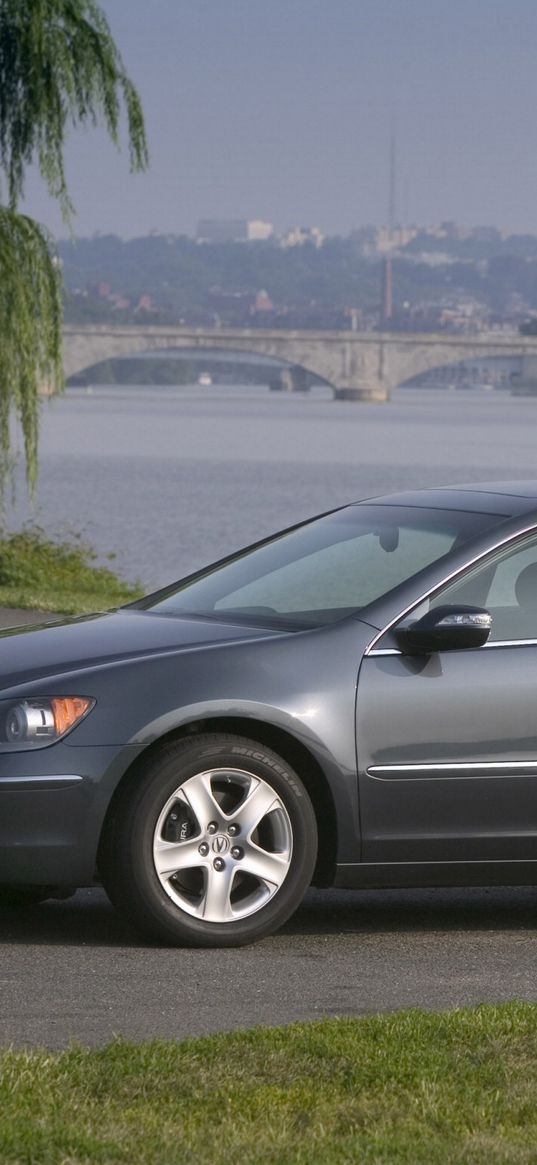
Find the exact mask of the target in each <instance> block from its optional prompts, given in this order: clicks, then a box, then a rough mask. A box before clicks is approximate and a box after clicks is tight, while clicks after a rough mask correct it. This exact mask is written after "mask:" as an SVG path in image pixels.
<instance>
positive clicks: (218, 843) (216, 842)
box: [211, 833, 230, 854]
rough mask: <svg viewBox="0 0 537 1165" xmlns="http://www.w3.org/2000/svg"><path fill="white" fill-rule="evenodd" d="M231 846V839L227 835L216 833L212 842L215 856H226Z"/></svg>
mask: <svg viewBox="0 0 537 1165" xmlns="http://www.w3.org/2000/svg"><path fill="white" fill-rule="evenodd" d="M229 844H230V843H229V838H227V837H226V835H225V833H216V834H215V836H214V837H213V839H212V842H211V849H212V851H213V853H215V854H226V853H227V851H228V849H229Z"/></svg>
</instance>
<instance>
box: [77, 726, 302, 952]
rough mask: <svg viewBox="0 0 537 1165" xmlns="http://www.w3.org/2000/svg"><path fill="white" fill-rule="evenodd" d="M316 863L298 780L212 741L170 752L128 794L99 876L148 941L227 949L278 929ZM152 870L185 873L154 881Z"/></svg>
mask: <svg viewBox="0 0 537 1165" xmlns="http://www.w3.org/2000/svg"><path fill="white" fill-rule="evenodd" d="M187 782H189V784H188V787H187V788H185V786H186V783H187ZM200 798H201V801H200ZM204 798H207V800H206V801H205V800H204ZM271 798H272V800H271ZM193 804H194V805H198V804H202V806H203V810H206V812H205V817H204V816H203V811H200V810H199V809H198V814H199V819H198V817H197V816H196V813H195V812H194V810H193ZM265 805H267V806H268V808H267V809H266V810H265V808H264V806H265ZM259 813H262V815H261V816H260V817H259V821H258V823H257V825H255V824H254V825H253V827H252V828H250V824H251V822H254V821H255V820H257V815H258V814H259ZM209 815H210V816H211V818H213V819H214V820H211V822H207V821H206V819H205V818H206V817H207V816H209ZM241 834H242V836H241ZM235 843H236V844H235ZM239 843H241V844H239ZM187 846H188V847H189V848H188V851H187V848H186V847H187ZM172 847H173V854H172V857H171V858H170V857H169V856H168V855H169V854H170V853H171V852H172ZM200 847H201V849H202V850H203V851H204V853H203V857H199V858H198V854H199V853H200ZM161 852H162V854H163V855H164V857H163V859H162V860H161ZM222 854H223V855H224V856H223V857H222V856H221V855H222ZM177 855H178V856H177ZM189 855H190V856H189ZM316 856H317V825H316V820H315V814H314V811H313V807H312V804H311V801H310V799H309V797H308V794H307V792H306V789H305V788H304V785H303V784H302V782H301V780H300V779H299V777H298V776H297V774H296V773H295V772H294V771H293V769H292V768H291V767H290V766H289V765H288V764H287V763H286V762H285V761H284V760H282V758H281V757H279V756H278V755H277V754H276V753H274V752H272V750H271V749H268V748H265V747H264V746H263V745H259V744H257V743H256V742H255V741H252V740H246V739H243V738H242V737H238V736H231V735H227V734H214V735H204V736H196V737H189V738H187V739H182V740H179V741H174V742H171V743H170V744H168V745H165V746H163V748H162V750H161V751H160V752H159V753H158V755H157V756H154V755H153V757H152V758H150V759H149V760H148V761H147V762H146V763H145V764H143V765H142V766H141V768H140V770H139V771H138V773H137V775H136V777H135V778H134V779H133V781H132V782H131V783H129V782H127V783H126V784H125V786H124V787H123V788H122V789H121V790H120V792H119V794H118V796H117V797H116V799H115V801H114V802H113V804H112V806H111V809H110V812H109V814H108V818H107V821H106V824H105V829H104V831H103V838H102V842H101V847H100V855H99V871H100V874H101V877H102V881H103V884H104V887H105V889H106V891H107V893H108V895H109V897H110V898H111V900H112V902H113V903H114V905H116V906H118V907H119V908H120V909H121V910H123V911H124V912H125V913H126V914H127V916H128V917H129V918H130V920H131V922H132V923H133V924H134V926H135V927H136V928H137V929H138V930H141V931H142V932H143V933H145V934H147V935H149V936H151V937H153V938H157V939H159V940H161V941H164V942H166V943H171V944H174V945H177V946H199V947H231V946H241V945H243V944H245V943H251V942H255V941H256V940H257V939H260V938H264V937H265V936H266V935H268V934H271V933H272V932H273V931H274V930H276V929H277V928H278V927H280V926H282V925H283V923H284V922H285V921H286V920H287V919H288V918H289V917H290V915H291V914H292V913H293V911H294V910H296V908H297V906H298V905H299V903H300V902H301V900H302V897H303V894H304V891H305V890H306V888H307V886H308V885H309V883H310V881H311V877H312V874H313V869H314V866H315V860H316ZM157 861H158V862H159V864H160V865H161V866H166V864H168V865H169V864H170V863H171V866H172V867H174V868H175V864H176V863H177V862H178V863H179V866H180V868H179V869H178V870H176V871H175V872H173V873H172V872H171V871H170V870H169V869H167V868H166V869H161V871H160V872H158V871H157V866H156V863H157ZM185 863H186V864H185ZM218 863H220V866H219V864H218ZM258 867H259V869H261V871H262V873H259V869H258ZM266 869H268V871H269V876H266ZM219 877H222V879H223V881H219ZM223 887H224V889H222V888H223ZM225 887H229V891H228V890H226V889H225ZM219 903H221V910H220V913H219V909H220V907H219ZM215 904H216V905H215ZM211 910H212V911H213V913H212V914H211ZM206 913H208V914H209V920H208V919H207V917H204V915H205V914H206ZM216 919H221V920H220V921H218V920H216Z"/></svg>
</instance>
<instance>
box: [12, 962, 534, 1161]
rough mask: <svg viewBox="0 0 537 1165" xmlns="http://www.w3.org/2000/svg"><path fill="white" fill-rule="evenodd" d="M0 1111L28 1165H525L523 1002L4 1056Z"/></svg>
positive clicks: (527, 1027)
mask: <svg viewBox="0 0 537 1165" xmlns="http://www.w3.org/2000/svg"><path fill="white" fill-rule="evenodd" d="M180 1006H181V992H180V983H179V982H178V1007H180ZM0 1113H1V1120H0V1160H1V1161H2V1162H17V1163H19V1162H28V1163H30V1162H31V1165H41V1163H42V1165H60V1162H61V1163H63V1165H67V1163H68V1165H97V1163H103V1165H104V1163H106V1165H108V1163H111V1162H129V1163H132V1162H143V1163H144V1165H176V1163H181V1162H185V1163H186V1162H196V1165H209V1163H211V1165H212V1163H214V1162H220V1161H226V1160H229V1161H243V1162H246V1163H247V1165H260V1163H261V1162H263V1163H264V1165H268V1163H271V1165H276V1163H277V1165H298V1163H301V1165H302V1163H303V1165H317V1163H318V1165H345V1163H347V1162H348V1163H349V1165H350V1163H351V1162H352V1163H359V1165H366V1163H370V1162H375V1163H377V1162H382V1163H386V1165H388V1163H389V1165H393V1163H403V1162H404V1163H405V1165H421V1163H423V1165H500V1163H502V1165H507V1163H508V1165H515V1163H522V1162H528V1163H529V1162H535V1161H536V1160H537V1148H536V1146H537V1006H535V1005H530V1004H519V1003H514V1004H508V1005H504V1006H501V1007H492V1006H485V1007H480V1008H477V1009H469V1010H464V1011H458V1012H452V1013H450V1014H445V1015H434V1014H427V1013H423V1012H418V1011H409V1012H400V1013H399V1014H396V1015H391V1016H390V1015H388V1016H380V1017H373V1018H368V1019H361V1020H329V1021H325V1022H322V1023H317V1024H310V1025H306V1024H295V1025H293V1026H292V1027H289V1028H281V1029H268V1030H263V1029H258V1030H256V1031H252V1032H245V1033H234V1034H232V1035H224V1036H214V1037H210V1038H207V1039H202V1040H189V1041H186V1042H184V1043H182V1044H177V1043H173V1042H154V1043H150V1044H141V1045H134V1044H129V1043H126V1042H123V1041H117V1042H114V1043H112V1044H110V1045H109V1046H108V1047H106V1048H103V1049H99V1050H94V1051H90V1050H87V1049H83V1048H77V1047H74V1048H72V1049H71V1050H69V1051H67V1052H64V1053H61V1054H54V1055H53V1054H50V1053H46V1052H29V1053H22V1052H13V1051H5V1052H3V1053H0Z"/></svg>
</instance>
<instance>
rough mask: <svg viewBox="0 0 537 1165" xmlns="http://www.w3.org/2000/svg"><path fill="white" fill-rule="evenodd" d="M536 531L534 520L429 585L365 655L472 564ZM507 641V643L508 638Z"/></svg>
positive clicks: (394, 620)
mask: <svg viewBox="0 0 537 1165" xmlns="http://www.w3.org/2000/svg"><path fill="white" fill-rule="evenodd" d="M536 533H537V525H536V524H535V522H533V523H532V525H531V526H525V527H524V529H523V530H517V531H516V533H515V534H511V535H510V536H509V537H508V538H502V539H501V541H500V542H496V543H495V544H494V545H493V546H489V547H488V548H487V550H483V551H482V552H481V554H477V555H476V556H475V558H470V559H469V560H468V562H465V564H464V566H459V567H458V568H457V570H452V571H451V573H450V574H447V575H446V576H445V578H443V579H442V582H440V583H436V584H435V586H434V587H429V590H427V591H424V593H423V594H422V595H420V597H419V598H418V599H414V600H413V602H412V603H409V604H408V606H407V607H404V608H403V610H402V611H400V612H399V614H398V615H396V616H395V618H394V619H390V622H389V623H387V624H386V626H385V627H383V629H382V631H379V632H378V633H377V634H376V635H375V636H374V638H373V639H372V640H371V643H369V644H368V645H367V647H366V649H365V651H364V656H366V655H371V653H372V651H373V650H374V648H375V644H376V643H378V641H379V639H382V636H383V635H386V634H387V632H388V631H391V629H392V627H395V624H396V623H399V622H400V620H401V619H404V617H405V615H409V614H410V612H411V611H413V610H414V607H419V606H420V603H424V602H425V600H426V599H428V598H430V596H431V595H434V594H436V592H437V591H440V590H441V589H442V587H444V586H446V585H447V583H449V582H451V581H452V579H454V578H457V576H458V575H460V574H463V573H464V571H466V570H470V568H471V567H472V566H476V565H477V563H478V562H481V561H482V560H483V559H485V558H488V556H489V555H490V554H494V553H495V552H496V550H501V549H502V547H504V546H509V544H510V543H511V542H516V541H517V540H518V539H519V538H520V539H522V538H524V537H525V535H526V534H536ZM505 642H506V643H507V640H506V641H505ZM515 642H516V643H517V644H518V643H521V640H520V639H519V640H516V641H515ZM527 642H529V641H527ZM485 646H487V645H486V644H485ZM490 646H491V647H495V646H498V644H494V643H491V644H490ZM472 650H473V651H475V650H481V649H480V648H477V649H476V648H472ZM380 651H382V653H383V654H388V653H389V654H390V655H402V652H400V651H396V650H395V649H388V648H386V649H380V650H379V652H376V653H375V654H380Z"/></svg>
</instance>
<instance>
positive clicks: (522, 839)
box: [357, 645, 537, 862]
mask: <svg viewBox="0 0 537 1165" xmlns="http://www.w3.org/2000/svg"><path fill="white" fill-rule="evenodd" d="M357 738H358V755H359V770H360V774H359V781H360V803H361V813H362V832H363V858H364V861H366V862H379V861H386V862H418V861H422V862H445V861H511V860H528V859H529V860H535V859H537V646H531V645H528V646H515V647H500V646H498V647H494V646H493V647H491V648H480V649H473V650H472V649H470V650H466V651H451V652H447V651H446V652H438V653H434V654H432V655H430V656H419V657H418V656H416V657H409V656H404V655H388V656H370V657H366V658H365V659H364V661H363V665H362V668H361V671H360V677H359V683H358V697H357Z"/></svg>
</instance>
